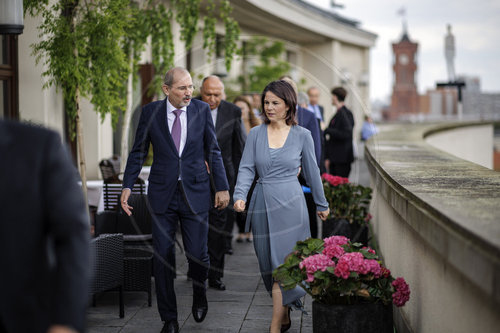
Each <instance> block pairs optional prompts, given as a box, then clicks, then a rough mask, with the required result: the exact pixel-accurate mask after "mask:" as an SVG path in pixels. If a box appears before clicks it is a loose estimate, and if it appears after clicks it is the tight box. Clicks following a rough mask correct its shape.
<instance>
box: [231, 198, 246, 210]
mask: <svg viewBox="0 0 500 333" xmlns="http://www.w3.org/2000/svg"><path fill="white" fill-rule="evenodd" d="M233 207H234V210H235V211H237V212H238V213H241V212H242V211H244V210H245V201H243V200H241V199H240V200H236V202H235V203H234V206H233Z"/></svg>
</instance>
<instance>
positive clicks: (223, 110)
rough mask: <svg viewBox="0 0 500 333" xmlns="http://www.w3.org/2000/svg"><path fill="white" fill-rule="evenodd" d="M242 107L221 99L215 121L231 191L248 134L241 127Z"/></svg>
mask: <svg viewBox="0 0 500 333" xmlns="http://www.w3.org/2000/svg"><path fill="white" fill-rule="evenodd" d="M241 127H242V124H241V109H240V108H239V107H237V106H236V105H234V104H232V103H229V102H226V101H224V100H222V101H221V103H220V104H219V107H218V108H217V120H216V122H215V133H216V135H217V142H218V143H219V148H220V151H221V154H222V160H223V162H224V168H225V169H226V176H227V181H228V182H229V187H230V191H229V192H230V193H231V194H232V193H233V191H234V186H235V184H236V176H237V172H238V168H239V167H240V160H241V156H242V155H243V148H244V147H245V140H246V136H245V133H244V130H243V129H242V128H241Z"/></svg>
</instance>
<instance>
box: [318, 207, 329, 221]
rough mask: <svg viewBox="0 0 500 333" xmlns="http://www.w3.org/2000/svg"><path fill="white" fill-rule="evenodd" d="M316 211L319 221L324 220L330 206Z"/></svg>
mask: <svg viewBox="0 0 500 333" xmlns="http://www.w3.org/2000/svg"><path fill="white" fill-rule="evenodd" d="M317 213H318V216H319V218H320V219H321V221H324V220H326V218H327V217H328V214H330V208H327V209H326V210H324V211H322V212H320V211H319V210H318V212H317Z"/></svg>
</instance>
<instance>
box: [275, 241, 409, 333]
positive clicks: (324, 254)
mask: <svg viewBox="0 0 500 333" xmlns="http://www.w3.org/2000/svg"><path fill="white" fill-rule="evenodd" d="M273 277H274V279H275V280H276V281H279V283H280V284H281V286H282V287H283V288H284V289H285V290H289V289H292V288H295V287H296V286H297V285H298V286H300V287H302V288H303V289H304V290H305V291H306V292H307V293H308V294H309V295H311V296H312V298H313V331H314V333H321V332H344V333H345V332H352V333H356V332H391V333H392V332H393V326H392V306H391V304H394V305H396V306H403V305H404V304H405V303H406V302H407V301H408V300H409V298H410V289H409V286H408V284H407V283H406V282H405V280H404V279H403V278H401V277H399V278H397V279H394V278H393V277H392V275H391V272H390V271H389V269H387V268H386V267H385V266H384V265H383V264H382V263H381V262H380V260H379V257H378V255H377V254H376V253H375V251H374V250H373V249H371V248H369V247H363V246H362V244H360V243H351V242H350V241H349V239H348V238H346V237H344V236H332V237H328V238H325V239H324V240H321V239H316V238H308V239H306V240H305V241H299V242H297V244H296V246H295V248H294V252H292V253H291V254H290V255H289V256H288V257H287V258H286V259H285V262H284V263H283V264H282V265H280V266H278V268H277V269H276V270H275V271H274V272H273Z"/></svg>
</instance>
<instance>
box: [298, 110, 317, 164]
mask: <svg viewBox="0 0 500 333" xmlns="http://www.w3.org/2000/svg"><path fill="white" fill-rule="evenodd" d="M297 121H298V122H299V125H300V126H302V127H304V128H307V129H308V130H309V131H310V132H311V136H312V138H313V141H314V152H315V153H316V161H317V162H318V166H319V164H320V161H321V136H320V133H321V132H320V127H319V124H318V121H317V120H316V116H315V115H314V113H313V112H311V111H309V110H307V109H304V108H303V107H300V106H299V107H298V109H297Z"/></svg>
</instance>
